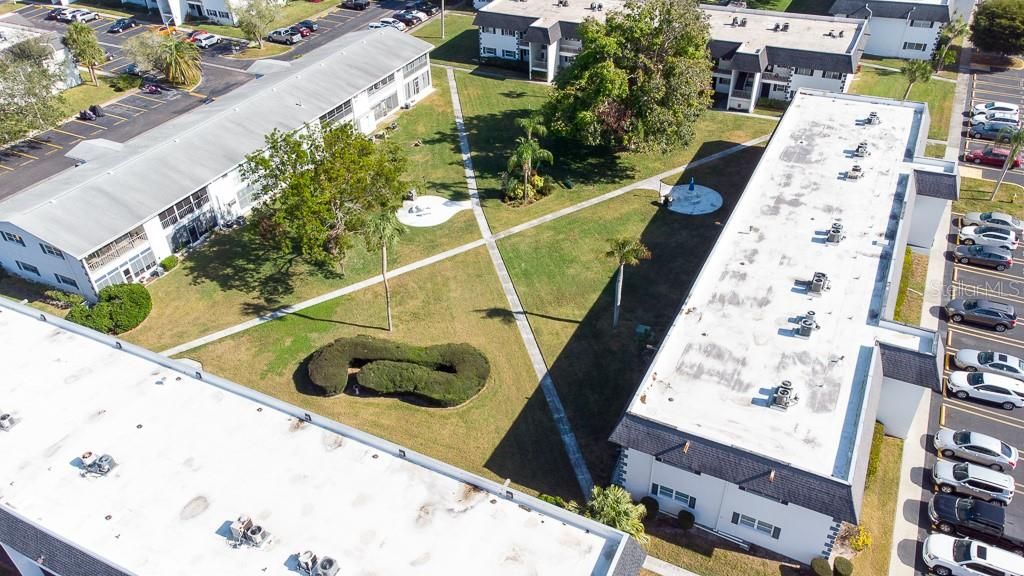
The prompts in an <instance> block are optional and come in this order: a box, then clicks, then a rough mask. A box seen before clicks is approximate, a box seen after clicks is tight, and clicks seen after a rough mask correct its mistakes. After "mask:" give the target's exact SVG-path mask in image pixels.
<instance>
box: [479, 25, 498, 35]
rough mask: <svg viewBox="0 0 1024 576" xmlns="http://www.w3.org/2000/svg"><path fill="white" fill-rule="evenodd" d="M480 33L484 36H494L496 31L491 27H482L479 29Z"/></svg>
mask: <svg viewBox="0 0 1024 576" xmlns="http://www.w3.org/2000/svg"><path fill="white" fill-rule="evenodd" d="M480 31H481V32H483V33H484V34H496V33H497V31H496V30H495V29H494V27H493V26H483V27H481V28H480Z"/></svg>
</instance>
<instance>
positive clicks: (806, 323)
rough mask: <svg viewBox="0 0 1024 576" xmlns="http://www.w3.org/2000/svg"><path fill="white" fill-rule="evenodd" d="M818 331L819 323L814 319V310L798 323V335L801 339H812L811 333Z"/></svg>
mask: <svg viewBox="0 0 1024 576" xmlns="http://www.w3.org/2000/svg"><path fill="white" fill-rule="evenodd" d="M817 329H818V322H817V321H816V320H815V319H814V310H809V311H808V312H807V314H805V315H804V316H803V317H801V318H800V321H799V322H797V327H796V335H797V336H799V337H801V338H810V337H811V333H813V332H814V331H815V330H817Z"/></svg>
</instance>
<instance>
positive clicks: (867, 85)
mask: <svg viewBox="0 0 1024 576" xmlns="http://www.w3.org/2000/svg"><path fill="white" fill-rule="evenodd" d="M955 89H956V84H954V83H953V82H942V81H941V80H932V81H930V82H918V83H917V84H914V87H913V89H912V90H911V91H910V98H909V99H910V100H913V101H917V102H926V103H927V104H928V113H929V114H930V115H931V126H930V127H929V128H928V137H929V138H932V139H935V140H945V139H946V138H947V137H948V136H949V117H950V114H952V112H953V92H954V90H955ZM906 90H907V80H906V79H905V78H904V77H903V75H902V74H901V73H899V72H891V71H889V70H879V69H877V68H869V67H867V66H865V67H862V68H861V69H860V72H858V73H857V78H856V79H855V80H854V81H853V86H852V87H851V88H850V92H853V93H855V94H867V95H871V96H882V97H885V98H895V99H897V100H898V99H900V98H903V93H904V92H905V91H906Z"/></svg>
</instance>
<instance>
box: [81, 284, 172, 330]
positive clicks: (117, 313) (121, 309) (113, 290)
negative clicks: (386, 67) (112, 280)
mask: <svg viewBox="0 0 1024 576" xmlns="http://www.w3.org/2000/svg"><path fill="white" fill-rule="evenodd" d="M152 309H153V299H152V298H151V297H150V295H149V290H147V289H146V287H145V286H143V285H142V284H115V285H113V286H107V287H106V288H104V289H102V290H100V294H99V301H97V302H96V304H94V305H93V306H92V307H87V306H85V305H83V304H79V305H76V306H72V308H71V310H70V311H69V312H68V315H67V319H68V320H70V321H72V322H74V323H76V324H81V325H82V326H86V327H88V328H92V329H93V330H96V331H98V332H106V333H108V334H120V333H122V332H127V331H128V330H131V329H132V328H135V327H136V326H138V325H139V324H142V321H143V320H145V319H146V316H149V312H150V311H151V310H152Z"/></svg>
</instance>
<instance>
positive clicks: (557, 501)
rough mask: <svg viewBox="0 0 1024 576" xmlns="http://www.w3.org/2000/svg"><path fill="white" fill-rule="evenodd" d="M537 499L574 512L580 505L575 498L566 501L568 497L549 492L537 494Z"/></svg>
mask: <svg viewBox="0 0 1024 576" xmlns="http://www.w3.org/2000/svg"><path fill="white" fill-rule="evenodd" d="M537 499H539V500H543V501H544V502H547V503H548V504H551V505H552V506H558V507H559V508H564V509H565V510H571V511H573V512H575V511H577V510H579V505H578V504H576V502H575V501H574V500H569V501H566V499H565V498H562V497H561V496H549V495H548V494H541V495H539V496H537Z"/></svg>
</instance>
